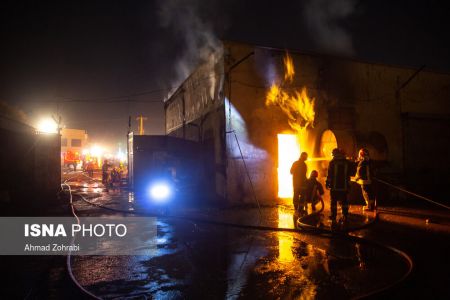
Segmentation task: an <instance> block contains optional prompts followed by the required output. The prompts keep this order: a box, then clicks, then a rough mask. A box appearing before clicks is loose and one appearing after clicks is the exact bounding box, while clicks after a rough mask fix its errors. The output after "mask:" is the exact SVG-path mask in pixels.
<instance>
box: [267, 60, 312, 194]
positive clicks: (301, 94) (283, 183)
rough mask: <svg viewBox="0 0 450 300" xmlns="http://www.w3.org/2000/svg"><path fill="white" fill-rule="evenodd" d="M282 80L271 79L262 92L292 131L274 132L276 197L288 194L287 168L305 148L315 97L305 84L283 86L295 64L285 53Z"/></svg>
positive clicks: (290, 188)
mask: <svg viewBox="0 0 450 300" xmlns="http://www.w3.org/2000/svg"><path fill="white" fill-rule="evenodd" d="M283 62H284V71H285V74H284V81H283V82H282V83H281V84H277V83H275V82H274V83H272V86H271V87H270V89H269V91H268V92H267V95H266V105H267V106H270V105H275V106H278V107H279V108H280V109H281V110H282V111H283V113H284V114H285V115H286V116H287V119H288V124H289V126H290V127H291V128H292V129H293V130H294V131H295V132H296V135H289V134H279V135H278V147H279V149H278V155H279V157H278V197H280V198H287V197H289V196H291V195H292V183H291V182H292V176H291V174H290V172H289V170H290V167H291V165H292V163H293V162H294V161H295V160H296V159H297V158H298V156H299V154H300V150H301V151H307V150H309V149H306V147H305V145H306V144H307V131H306V128H307V127H308V126H311V127H312V126H313V125H314V117H315V112H314V104H315V99H314V98H310V97H309V96H308V92H307V89H306V87H303V88H302V89H301V90H294V91H292V89H291V90H287V89H286V88H285V84H286V83H292V82H293V79H294V74H295V68H294V63H293V60H292V58H291V57H290V56H289V54H288V53H286V55H285V57H284V59H283Z"/></svg>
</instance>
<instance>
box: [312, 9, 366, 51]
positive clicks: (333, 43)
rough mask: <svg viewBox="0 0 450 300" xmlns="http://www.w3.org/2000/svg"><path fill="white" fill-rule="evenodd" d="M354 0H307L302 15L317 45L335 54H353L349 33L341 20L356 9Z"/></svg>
mask: <svg viewBox="0 0 450 300" xmlns="http://www.w3.org/2000/svg"><path fill="white" fill-rule="evenodd" d="M356 4H357V3H356V1H354V0H308V1H307V2H306V3H305V7H304V10H303V12H304V17H305V20H306V24H307V26H308V29H309V30H310V32H311V34H312V36H313V38H314V40H315V42H316V43H317V46H318V47H320V48H321V50H324V51H327V52H333V53H337V54H344V55H352V54H354V48H353V42H352V37H351V35H350V34H349V33H348V32H347V31H346V29H345V28H344V27H343V26H342V22H343V21H345V19H347V18H349V17H350V16H351V15H353V14H354V13H355V11H356Z"/></svg>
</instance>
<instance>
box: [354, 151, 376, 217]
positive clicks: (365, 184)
mask: <svg viewBox="0 0 450 300" xmlns="http://www.w3.org/2000/svg"><path fill="white" fill-rule="evenodd" d="M357 162H358V166H357V168H356V176H355V181H356V183H358V184H359V185H360V186H361V192H362V194H363V197H364V201H365V202H366V203H365V206H364V209H365V210H368V211H373V210H374V209H375V195H374V191H373V185H372V176H373V168H372V162H371V161H370V157H369V151H368V150H367V149H365V148H361V149H360V150H359V152H358V161H357Z"/></svg>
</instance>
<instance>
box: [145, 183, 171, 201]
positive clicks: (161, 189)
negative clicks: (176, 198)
mask: <svg viewBox="0 0 450 300" xmlns="http://www.w3.org/2000/svg"><path fill="white" fill-rule="evenodd" d="M150 195H151V197H152V198H153V199H155V200H166V199H167V198H169V196H170V187H169V186H168V185H167V184H165V183H158V184H155V185H153V186H152V187H151V188H150Z"/></svg>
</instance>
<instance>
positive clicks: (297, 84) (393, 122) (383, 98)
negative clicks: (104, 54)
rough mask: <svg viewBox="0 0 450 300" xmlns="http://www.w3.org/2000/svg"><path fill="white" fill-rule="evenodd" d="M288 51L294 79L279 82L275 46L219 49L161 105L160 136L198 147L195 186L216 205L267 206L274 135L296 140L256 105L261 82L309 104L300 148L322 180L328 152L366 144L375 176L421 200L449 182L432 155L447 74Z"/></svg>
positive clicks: (438, 147)
mask: <svg viewBox="0 0 450 300" xmlns="http://www.w3.org/2000/svg"><path fill="white" fill-rule="evenodd" d="M289 53H290V56H291V57H292V61H293V64H294V67H295V75H294V76H293V78H292V80H291V81H290V82H289V84H286V85H284V83H283V76H284V69H285V66H284V58H285V55H286V51H285V50H284V49H273V48H265V47H256V46H252V45H247V44H240V43H234V42H224V43H223V47H222V49H220V50H219V51H216V52H215V53H214V54H212V55H211V58H210V59H209V60H208V61H206V62H205V63H203V64H202V65H200V66H199V67H198V68H197V69H195V70H194V72H193V73H192V74H191V75H190V76H189V77H188V78H187V79H186V80H185V81H184V82H183V84H182V85H181V86H180V87H179V88H178V89H177V90H176V91H175V92H174V93H173V94H172V96H171V97H170V98H169V99H168V100H167V101H166V103H165V114H166V133H167V134H168V135H171V136H176V137H181V138H184V139H190V140H193V141H198V142H199V143H200V144H201V145H202V149H203V152H204V153H203V157H204V160H205V168H207V171H206V172H207V174H208V177H207V179H206V183H205V186H206V187H208V188H210V189H211V190H210V191H209V193H211V196H214V197H213V198H214V199H216V201H225V202H226V203H229V204H242V203H253V202H255V201H256V200H257V201H259V202H261V203H274V201H276V199H277V197H278V195H279V188H280V185H281V184H282V183H280V181H279V179H278V178H279V174H278V173H279V171H280V163H281V160H282V159H283V158H284V153H283V151H284V150H281V151H280V147H279V146H280V134H282V133H295V134H298V132H295V130H293V127H292V124H290V118H292V115H290V116H288V115H287V114H286V111H284V110H283V109H281V108H280V107H278V106H276V105H267V103H266V97H267V94H268V92H269V90H270V88H271V85H272V84H273V83H280V82H281V85H282V86H283V88H284V89H285V90H286V91H288V92H292V93H294V92H295V91H299V93H300V91H301V90H303V89H306V93H307V95H308V96H309V98H311V99H314V100H315V102H314V103H315V105H314V112H315V118H314V122H313V123H312V124H310V125H309V126H308V127H307V129H306V131H305V132H303V133H302V134H303V135H304V136H303V137H302V143H303V144H301V145H300V148H301V150H302V151H307V152H308V153H309V154H310V157H312V158H313V159H312V160H311V162H310V163H309V166H310V167H311V168H316V169H319V171H320V173H321V176H322V177H323V176H324V175H325V173H326V168H327V164H326V162H327V160H328V159H329V150H330V149H331V148H333V147H335V146H337V147H339V148H342V149H343V150H344V151H345V152H346V155H347V156H348V157H350V158H355V157H356V155H357V150H358V149H359V148H360V147H366V148H368V149H369V151H370V152H371V156H372V158H373V159H374V160H375V161H377V162H378V163H379V165H380V168H379V171H380V173H379V174H382V175H380V176H385V177H384V178H392V179H394V178H395V180H397V181H404V182H402V183H404V184H411V185H414V186H415V187H416V188H417V190H416V191H419V192H424V193H428V195H430V194H429V193H430V192H432V191H438V190H440V189H441V188H443V187H445V186H446V185H448V184H450V182H449V178H450V176H449V175H450V174H449V171H448V168H447V166H448V165H449V163H450V156H448V155H437V153H436V151H439V152H440V151H442V150H444V151H446V149H447V146H448V145H449V140H450V139H449V132H450V122H449V120H450V105H448V103H449V101H450V75H449V74H444V73H436V72H432V71H429V70H426V69H413V68H404V67H397V66H390V65H383V64H375V63H368V62H362V61H357V60H352V59H347V58H339V57H331V56H324V55H315V54H305V53H302V52H297V51H289ZM289 117H290V118H289ZM294 118H295V116H294ZM417 183H420V184H419V185H417ZM430 184H431V185H433V187H431V186H430Z"/></svg>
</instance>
